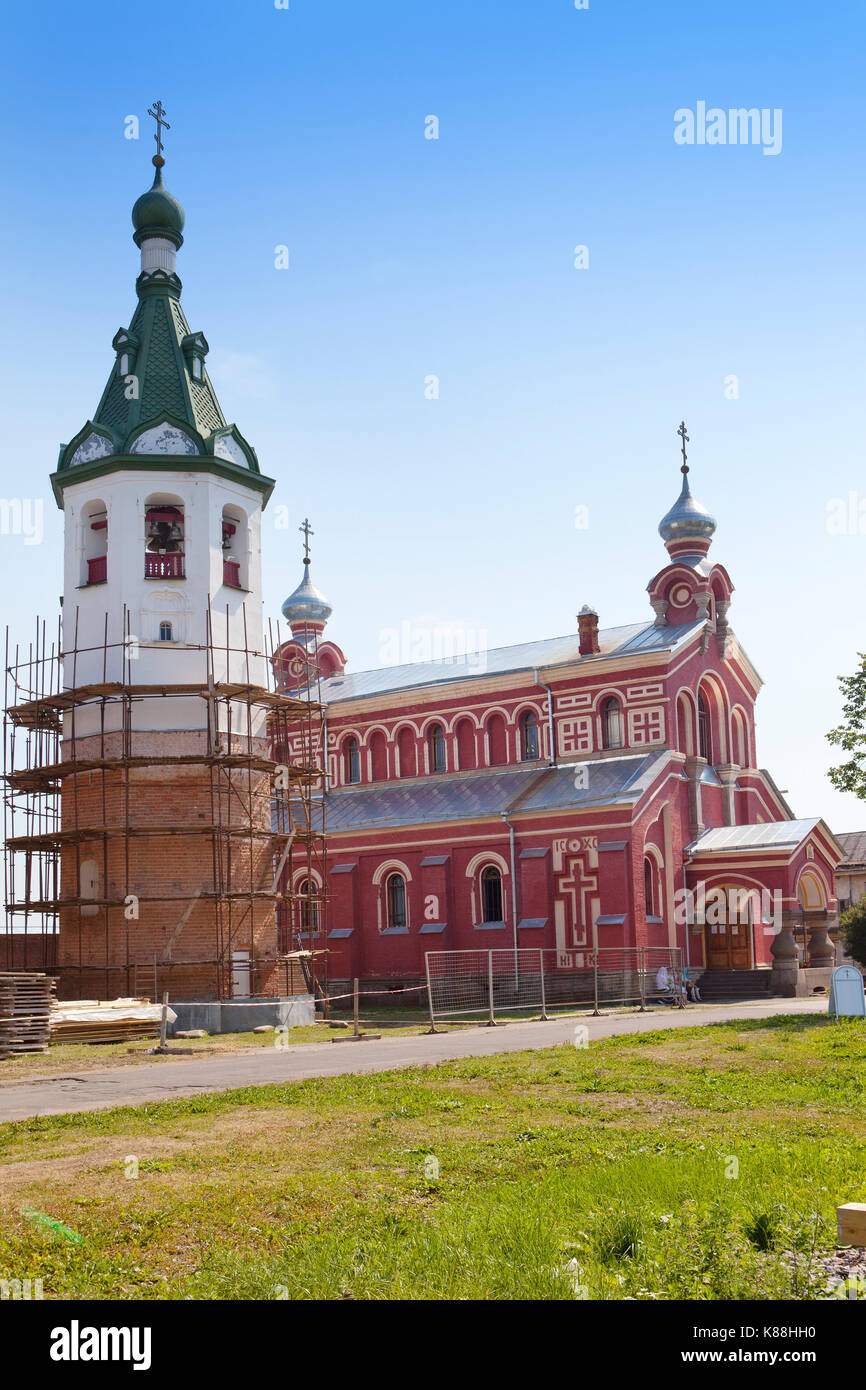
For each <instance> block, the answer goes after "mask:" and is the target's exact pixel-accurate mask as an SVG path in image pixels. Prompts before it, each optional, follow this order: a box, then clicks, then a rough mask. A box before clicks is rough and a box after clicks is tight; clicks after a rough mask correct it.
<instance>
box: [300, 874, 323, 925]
mask: <svg viewBox="0 0 866 1390" xmlns="http://www.w3.org/2000/svg"><path fill="white" fill-rule="evenodd" d="M317 894H318V890H317V888H316V884H315V883H314V882H313V881H312V880H311V879H308V878H305V879H303V880H302V881H301V882H300V883H299V884H298V898H299V899H300V901H299V903H298V907H299V908H300V913H299V920H300V924H301V931H302V932H306V933H307V934H309V932H310V930H311V929H312V933H313V936H318V934H319V904H318V901H317Z"/></svg>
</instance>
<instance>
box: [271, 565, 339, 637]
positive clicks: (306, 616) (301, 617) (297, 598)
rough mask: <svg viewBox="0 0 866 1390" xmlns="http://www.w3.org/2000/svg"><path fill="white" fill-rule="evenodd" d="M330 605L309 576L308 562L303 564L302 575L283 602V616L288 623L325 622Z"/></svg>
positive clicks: (329, 614)
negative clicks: (295, 587)
mask: <svg viewBox="0 0 866 1390" xmlns="http://www.w3.org/2000/svg"><path fill="white" fill-rule="evenodd" d="M333 611H334V610H333V609H332V607H331V605H330V604H329V602H328V600H327V599H326V598H325V595H324V594H320V593H319V591H318V589H317V588H316V586H315V584H314V583H313V581H312V580H311V578H310V564H309V561H307V562H306V563H305V564H304V577H303V579H302V580H301V582H300V584H299V585H298V587H297V589H296V590H295V592H294V593H293V594H289V597H288V598H287V599H286V601H285V603H284V604H283V608H282V612H283V616H284V617H285V618H287V619H288V621H289V622H290V623H302V622H304V621H306V622H309V623H326V622H327V621H328V619H329V618H330V616H331V614H332V612H333Z"/></svg>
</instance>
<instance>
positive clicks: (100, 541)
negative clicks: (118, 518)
mask: <svg viewBox="0 0 866 1390" xmlns="http://www.w3.org/2000/svg"><path fill="white" fill-rule="evenodd" d="M81 523H82V527H83V531H84V536H83V539H84V566H85V568H84V573H83V574H82V576H81V582H82V585H85V584H104V583H105V581H106V580H107V578H108V514H107V512H106V510H105V503H104V502H89V503H88V504H87V506H86V507H85V508H84V510H83V512H82V514H81Z"/></svg>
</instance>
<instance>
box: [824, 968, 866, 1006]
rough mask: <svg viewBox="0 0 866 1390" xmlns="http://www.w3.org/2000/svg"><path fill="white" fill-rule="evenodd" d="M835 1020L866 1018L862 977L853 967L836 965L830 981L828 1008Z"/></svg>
mask: <svg viewBox="0 0 866 1390" xmlns="http://www.w3.org/2000/svg"><path fill="white" fill-rule="evenodd" d="M827 1012H828V1013H830V1014H835V1016H836V1018H866V994H864V992H863V976H862V975H861V974H860V971H859V970H857V969H856V967H855V966H853V965H837V966H836V969H835V970H834V971H833V976H832V978H831V980H830V1006H829V1008H828V1010H827Z"/></svg>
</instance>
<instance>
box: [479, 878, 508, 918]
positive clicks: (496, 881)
mask: <svg viewBox="0 0 866 1390" xmlns="http://www.w3.org/2000/svg"><path fill="white" fill-rule="evenodd" d="M481 920H482V922H501V921H502V920H503V919H502V875H501V873H500V872H499V870H498V869H497V868H496V866H495V865H493V864H488V865H487V868H486V869H484V870H483V871H482V874H481Z"/></svg>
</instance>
